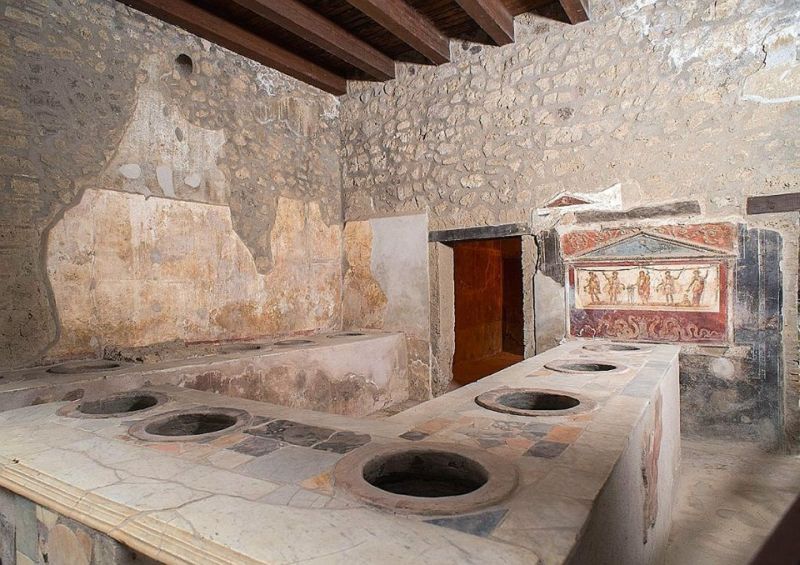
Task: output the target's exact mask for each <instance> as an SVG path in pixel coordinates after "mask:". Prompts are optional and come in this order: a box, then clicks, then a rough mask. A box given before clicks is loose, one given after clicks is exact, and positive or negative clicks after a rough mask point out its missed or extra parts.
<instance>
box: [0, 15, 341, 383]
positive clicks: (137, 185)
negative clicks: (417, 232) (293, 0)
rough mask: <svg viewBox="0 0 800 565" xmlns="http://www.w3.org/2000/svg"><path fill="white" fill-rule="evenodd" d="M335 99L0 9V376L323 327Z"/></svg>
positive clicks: (129, 23) (166, 29)
mask: <svg viewBox="0 0 800 565" xmlns="http://www.w3.org/2000/svg"><path fill="white" fill-rule="evenodd" d="M337 114H338V102H337V100H336V99H335V98H334V97H332V96H330V95H327V94H325V93H322V92H320V91H319V90H317V89H315V88H312V87H310V86H307V85H304V84H302V83H300V82H297V81H295V80H293V79H291V78H289V77H286V76H285V75H282V74H281V73H279V72H277V71H274V70H272V69H268V68H265V67H263V66H261V65H258V64H256V63H254V62H252V61H250V60H247V59H245V58H243V57H240V56H238V55H235V54H233V53H230V52H228V51H226V50H224V49H221V48H219V47H217V46H214V45H212V44H210V43H208V42H206V41H203V40H201V39H199V38H197V37H195V36H193V35H190V34H188V33H185V32H183V31H182V30H180V29H177V28H175V27H173V26H170V25H167V24H165V23H163V22H160V21H158V20H156V19H154V18H150V17H148V16H145V15H144V14H141V13H139V12H136V11H134V10H132V9H130V8H128V7H126V6H124V5H123V4H121V3H119V2H116V1H113V0H65V1H61V0H0V367H2V366H17V365H21V364H27V363H31V362H36V361H40V360H42V358H43V357H70V356H77V355H87V354H91V353H93V352H97V351H99V350H101V349H102V348H104V347H109V346H119V347H123V346H139V345H144V344H150V343H158V342H163V341H168V340H173V339H185V340H214V339H226V338H244V337H250V336H254V335H265V334H270V333H280V332H285V333H290V332H295V331H306V330H315V329H325V328H328V329H332V328H336V327H339V326H340V324H341V321H340V318H341V305H340V301H341V299H340V295H341V186H340V170H339V148H340V131H339V125H338V116H337Z"/></svg>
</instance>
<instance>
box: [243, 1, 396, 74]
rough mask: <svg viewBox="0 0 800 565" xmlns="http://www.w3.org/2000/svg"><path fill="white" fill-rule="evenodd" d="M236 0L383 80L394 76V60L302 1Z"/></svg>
mask: <svg viewBox="0 0 800 565" xmlns="http://www.w3.org/2000/svg"><path fill="white" fill-rule="evenodd" d="M234 2H236V3H237V4H239V5H240V6H243V7H245V8H247V9H248V10H250V11H251V12H254V13H256V14H258V15H259V16H261V17H262V18H264V19H266V20H269V21H271V22H272V23H274V24H277V25H279V26H281V27H282V28H284V29H286V30H288V31H290V32H292V33H293V34H295V35H297V36H299V37H301V38H302V39H304V40H306V41H308V42H309V43H313V44H314V45H316V46H317V47H319V48H321V49H324V50H325V51H327V52H328V53H330V54H332V55H334V56H336V57H338V58H339V59H341V60H343V61H346V62H348V63H350V64H351V65H353V66H354V67H356V68H358V69H361V70H362V71H364V72H365V73H367V74H368V75H369V76H371V77H373V78H376V79H380V80H386V79H390V78H394V61H392V59H390V58H389V57H387V56H386V55H384V54H383V53H381V52H380V51H378V50H377V49H375V48H374V47H372V46H371V45H369V44H367V43H365V42H363V41H361V40H360V39H359V38H358V37H356V36H355V35H353V34H352V33H350V32H349V31H347V30H345V29H343V28H341V27H339V26H338V25H336V24H335V23H333V22H332V21H330V20H329V19H327V18H325V17H323V16H321V15H320V14H318V13H317V12H315V11H314V10H312V9H311V8H309V7H308V6H306V5H305V4H303V3H302V2H300V1H299V0H234Z"/></svg>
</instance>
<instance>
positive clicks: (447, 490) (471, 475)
mask: <svg viewBox="0 0 800 565" xmlns="http://www.w3.org/2000/svg"><path fill="white" fill-rule="evenodd" d="M488 479H489V475H488V473H487V472H486V469H484V468H483V467H482V466H481V465H480V464H479V463H477V462H476V461H473V460H472V459H469V458H468V457H464V456H463V455H459V454H458V453H449V452H446V451H424V452H419V451H413V450H409V451H403V452H400V453H392V454H390V455H387V456H384V457H379V458H377V459H375V460H373V461H370V462H369V463H368V464H367V465H365V466H364V480H365V481H367V482H368V483H369V484H371V485H372V486H374V487H377V488H379V489H381V490H383V491H386V492H390V493H392V494H401V495H405V496H419V497H424V498H438V497H443V496H460V495H464V494H468V493H470V492H473V491H476V490H478V489H479V488H480V487H482V486H483V485H484V484H486V481H487V480H488Z"/></svg>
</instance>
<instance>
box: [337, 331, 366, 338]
mask: <svg viewBox="0 0 800 565" xmlns="http://www.w3.org/2000/svg"><path fill="white" fill-rule="evenodd" d="M362 335H367V334H365V333H364V332H339V333H335V334H331V335H329V336H328V338H335V337H358V336H362Z"/></svg>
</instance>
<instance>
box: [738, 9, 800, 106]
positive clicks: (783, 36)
mask: <svg viewBox="0 0 800 565" xmlns="http://www.w3.org/2000/svg"><path fill="white" fill-rule="evenodd" d="M763 49H764V53H765V57H764V66H763V67H762V68H761V69H759V70H758V71H756V72H755V73H754V74H752V75H750V76H749V77H747V79H746V80H745V83H744V89H743V94H742V98H744V99H745V100H751V101H753V102H761V103H767V104H778V103H785V102H797V101H800V23H796V24H794V25H792V26H789V27H787V28H784V29H782V30H779V31H777V32H775V33H773V34H772V35H770V36H769V37H767V38H766V40H765V41H764V44H763Z"/></svg>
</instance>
